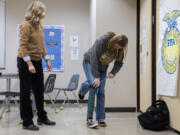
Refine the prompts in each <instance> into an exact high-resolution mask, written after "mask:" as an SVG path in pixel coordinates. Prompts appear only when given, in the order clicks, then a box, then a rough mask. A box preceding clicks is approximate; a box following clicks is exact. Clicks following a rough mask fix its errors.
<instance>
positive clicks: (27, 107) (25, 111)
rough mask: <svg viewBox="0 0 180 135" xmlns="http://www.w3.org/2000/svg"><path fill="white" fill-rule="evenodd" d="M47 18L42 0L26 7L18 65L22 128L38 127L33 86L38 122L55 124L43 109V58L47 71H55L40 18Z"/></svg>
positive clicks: (32, 128) (35, 128)
mask: <svg viewBox="0 0 180 135" xmlns="http://www.w3.org/2000/svg"><path fill="white" fill-rule="evenodd" d="M44 17H45V5H44V4H43V3H42V2H40V1H33V2H32V3H31V4H30V6H29V7H28V9H27V12H26V15H25V21H24V22H23V23H22V24H21V27H20V47H19V53H18V58H17V66H18V71H19V79H20V115H21V119H22V120H23V128H24V129H28V130H36V131H37V130H39V128H38V127H37V126H36V125H34V123H33V120H32V119H33V112H32V107H31V101H30V93H31V89H32V91H33V93H34V95H35V100H36V107H37V115H38V119H37V123H38V124H45V125H55V124H56V123H55V122H53V121H50V120H49V119H48V118H47V113H46V111H45V110H44V107H43V102H44V96H43V95H44V81H43V80H44V76H43V69H42V61H41V59H42V57H43V58H44V59H45V60H46V62H47V67H48V71H51V70H52V67H51V64H50V61H49V59H48V55H47V51H46V49H45V44H44V30H43V27H42V25H41V20H42V19H43V18H44Z"/></svg>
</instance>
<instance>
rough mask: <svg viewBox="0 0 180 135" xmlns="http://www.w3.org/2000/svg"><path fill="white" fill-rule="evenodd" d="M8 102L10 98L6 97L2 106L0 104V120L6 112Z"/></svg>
mask: <svg viewBox="0 0 180 135" xmlns="http://www.w3.org/2000/svg"><path fill="white" fill-rule="evenodd" d="M9 101H10V97H6V98H5V100H4V102H3V104H2V111H1V114H0V119H2V117H3V114H4V112H5V111H6V108H8V104H9Z"/></svg>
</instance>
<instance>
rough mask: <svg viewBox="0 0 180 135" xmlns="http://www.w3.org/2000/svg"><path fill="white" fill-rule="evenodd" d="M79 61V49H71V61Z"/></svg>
mask: <svg viewBox="0 0 180 135" xmlns="http://www.w3.org/2000/svg"><path fill="white" fill-rule="evenodd" d="M78 59H79V49H77V48H75V49H71V60H78Z"/></svg>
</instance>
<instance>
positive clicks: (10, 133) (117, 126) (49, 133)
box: [0, 105, 177, 135]
mask: <svg viewBox="0 0 180 135" xmlns="http://www.w3.org/2000/svg"><path fill="white" fill-rule="evenodd" d="M46 110H47V111H48V116H49V118H50V119H51V120H55V121H56V122H57V124H56V126H53V127H49V126H39V127H40V131H27V130H23V129H22V127H21V125H19V124H18V121H19V120H20V117H19V110H18V107H11V112H10V113H6V114H5V115H4V117H3V119H2V120H0V135H32V134H33V135H177V133H174V132H172V131H165V132H152V131H148V130H144V129H142V128H141V127H140V125H139V123H138V121H137V113H106V122H107V124H108V126H107V127H106V128H100V129H89V128H87V127H86V121H85V120H86V110H87V107H86V105H84V106H83V107H82V109H79V108H78V107H77V106H76V105H67V106H66V107H65V108H64V110H63V111H59V114H55V113H54V110H53V109H52V108H50V107H46ZM36 119H37V117H36V116H35V118H34V122H35V123H36Z"/></svg>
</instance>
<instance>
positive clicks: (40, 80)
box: [17, 58, 47, 126]
mask: <svg viewBox="0 0 180 135" xmlns="http://www.w3.org/2000/svg"><path fill="white" fill-rule="evenodd" d="M32 63H33V65H34V67H35V69H36V73H35V74H33V73H31V72H30V71H29V69H28V65H27V63H26V62H24V60H23V59H22V58H17V66H18V71H19V79H20V115H21V119H22V120H23V125H24V126H28V125H30V124H33V121H32V119H33V112H32V105H31V100H30V94H31V90H32V92H33V93H34V96H35V101H36V108H37V115H38V118H40V119H42V120H47V113H46V112H45V111H44V106H43V102H44V76H43V69H42V63H41V61H32Z"/></svg>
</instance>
